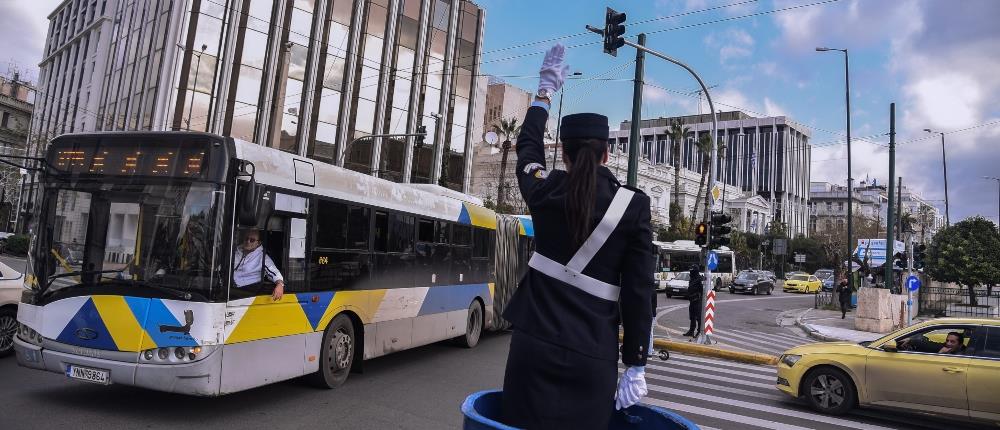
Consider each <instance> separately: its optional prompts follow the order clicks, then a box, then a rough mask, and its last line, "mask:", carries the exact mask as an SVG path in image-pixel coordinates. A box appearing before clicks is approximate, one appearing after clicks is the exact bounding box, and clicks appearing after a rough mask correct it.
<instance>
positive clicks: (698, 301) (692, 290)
mask: <svg viewBox="0 0 1000 430" xmlns="http://www.w3.org/2000/svg"><path fill="white" fill-rule="evenodd" d="M688 275H689V276H688V291H687V293H688V295H687V299H688V300H690V302H689V303H688V320H689V321H690V328H688V331H687V332H686V333H684V334H683V335H682V336H691V337H698V335H699V334H701V307H702V303H704V302H703V296H704V295H705V289H704V286H703V285H704V282H702V280H701V270H700V268H699V267H698V265H693V266H691V272H690V273H689V274H688Z"/></svg>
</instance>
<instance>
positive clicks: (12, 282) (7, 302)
mask: <svg viewBox="0 0 1000 430" xmlns="http://www.w3.org/2000/svg"><path fill="white" fill-rule="evenodd" d="M23 283H24V275H23V274H21V272H18V271H16V270H14V269H11V268H10V266H8V265H6V264H3V263H0V357H6V356H8V355H11V354H13V353H14V334H15V333H17V304H18V303H20V302H21V292H22V291H23V290H24V286H23Z"/></svg>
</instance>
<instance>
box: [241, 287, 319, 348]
mask: <svg viewBox="0 0 1000 430" xmlns="http://www.w3.org/2000/svg"><path fill="white" fill-rule="evenodd" d="M311 331H312V326H311V325H310V324H309V319H308V318H306V314H305V313H304V312H302V306H300V305H299V299H298V298H297V297H296V296H295V294H285V295H284V296H282V298H281V300H279V301H278V302H274V301H273V300H271V296H258V297H257V298H255V299H254V301H253V304H251V305H250V306H249V307H248V308H247V313H246V314H245V315H243V318H241V319H240V321H239V323H238V324H237V326H236V328H235V329H233V333H232V334H230V335H229V338H228V339H226V343H239V342H247V341H251V340H259V339H268V338H272V337H280V336H289V335H294V334H303V333H309V332H311Z"/></svg>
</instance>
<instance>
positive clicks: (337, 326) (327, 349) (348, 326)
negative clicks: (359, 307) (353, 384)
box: [311, 314, 357, 388]
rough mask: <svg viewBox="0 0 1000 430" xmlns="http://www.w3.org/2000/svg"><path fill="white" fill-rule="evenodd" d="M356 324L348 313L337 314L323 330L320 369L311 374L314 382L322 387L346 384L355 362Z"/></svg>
mask: <svg viewBox="0 0 1000 430" xmlns="http://www.w3.org/2000/svg"><path fill="white" fill-rule="evenodd" d="M356 341H357V338H356V337H355V336H354V324H353V323H351V319H350V318H348V317H347V315H344V314H340V315H337V317H336V318H334V319H333V321H330V325H328V326H327V327H326V331H324V332H323V343H322V345H321V346H320V348H321V349H320V360H319V370H317V371H316V373H314V374H312V375H311V379H312V382H313V383H314V384H315V385H316V386H318V387H320V388H337V387H339V386H341V385H343V384H344V381H346V380H347V375H348V374H350V373H351V365H352V364H354V348H355V347H356V346H357V344H356Z"/></svg>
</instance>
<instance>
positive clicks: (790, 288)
mask: <svg viewBox="0 0 1000 430" xmlns="http://www.w3.org/2000/svg"><path fill="white" fill-rule="evenodd" d="M820 288H823V281H820V280H819V278H817V277H816V276H813V275H805V274H803V275H792V277H791V278H788V279H787V280H785V282H784V285H782V287H781V289H782V290H783V291H784V292H786V293H790V292H796V293H815V292H818V291H819V290H820Z"/></svg>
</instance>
